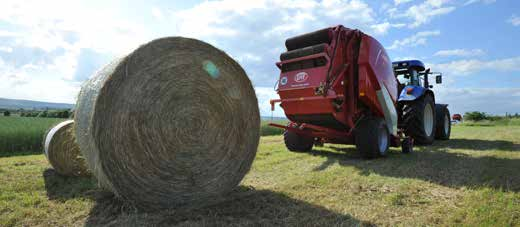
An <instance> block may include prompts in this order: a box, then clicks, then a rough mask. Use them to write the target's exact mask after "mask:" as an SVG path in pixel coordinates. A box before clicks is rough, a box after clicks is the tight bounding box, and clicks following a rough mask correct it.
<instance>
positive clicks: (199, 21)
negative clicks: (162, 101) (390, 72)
mask: <svg viewBox="0 0 520 227" xmlns="http://www.w3.org/2000/svg"><path fill="white" fill-rule="evenodd" d="M201 15H204V16H201ZM165 16H166V18H168V19H169V20H170V22H171V23H172V27H174V28H175V32H174V34H175V35H180V36H186V37H193V38H198V39H201V40H204V41H206V42H209V43H211V44H212V45H214V46H216V47H218V48H220V49H222V50H224V51H225V52H226V53H228V54H229V55H231V56H233V57H234V58H235V59H236V60H238V61H239V62H240V63H241V65H242V67H243V68H244V69H245V70H246V72H247V73H248V75H249V77H250V78H251V79H252V81H253V83H254V84H255V86H260V87H270V86H273V85H274V83H275V82H276V80H277V79H278V76H279V73H280V72H279V70H278V69H277V68H276V66H274V63H275V62H277V61H279V55H280V54H281V53H282V52H284V51H285V46H284V43H285V40H286V39H287V38H290V37H293V36H295V35H300V34H303V33H307V32H312V31H316V30H318V29H323V28H326V27H330V26H334V25H338V24H344V25H346V26H348V27H350V28H356V29H360V30H362V31H364V32H366V33H368V34H376V35H383V34H385V33H387V32H388V31H389V30H391V29H394V28H397V27H402V26H403V25H399V24H391V23H389V22H386V21H384V20H382V21H379V20H378V17H377V16H376V14H375V12H374V11H373V10H372V8H370V6H369V5H368V4H366V3H365V2H364V1H361V0H324V1H319V0H299V1H295V0H282V1H280V0H258V1H251V2H245V1H240V0H222V1H205V2H202V3H200V4H198V5H195V6H193V7H191V8H187V9H183V10H180V11H175V12H172V14H171V15H165Z"/></svg>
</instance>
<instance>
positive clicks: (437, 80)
mask: <svg viewBox="0 0 520 227" xmlns="http://www.w3.org/2000/svg"><path fill="white" fill-rule="evenodd" d="M435 83H437V84H442V75H437V76H435Z"/></svg>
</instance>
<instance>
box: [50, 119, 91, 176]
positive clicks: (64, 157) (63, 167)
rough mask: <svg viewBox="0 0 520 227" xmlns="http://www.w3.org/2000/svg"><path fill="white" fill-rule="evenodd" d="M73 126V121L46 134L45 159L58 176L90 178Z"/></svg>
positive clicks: (59, 125) (63, 123)
mask: <svg viewBox="0 0 520 227" xmlns="http://www.w3.org/2000/svg"><path fill="white" fill-rule="evenodd" d="M73 126H74V121H73V120H68V121H64V122H61V123H59V124H58V125H56V126H54V127H53V128H51V129H50V130H49V131H48V132H47V133H46V134H45V138H44V152H45V157H47V160H48V161H49V163H50V164H51V166H52V167H53V168H54V170H56V172H57V173H58V174H61V175H65V176H88V175H89V171H88V169H87V165H86V163H85V159H84V158H83V157H82V156H81V152H80V150H79V147H78V144H77V143H76V140H75V136H74V129H73V128H74V127H73Z"/></svg>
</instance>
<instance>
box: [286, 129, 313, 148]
mask: <svg viewBox="0 0 520 227" xmlns="http://www.w3.org/2000/svg"><path fill="white" fill-rule="evenodd" d="M283 140H284V142H285V147H287V149H288V150H289V151H294V152H307V151H310V150H312V146H313V145H314V138H312V137H305V136H302V135H299V134H297V133H294V132H291V131H289V130H285V131H284V132H283Z"/></svg>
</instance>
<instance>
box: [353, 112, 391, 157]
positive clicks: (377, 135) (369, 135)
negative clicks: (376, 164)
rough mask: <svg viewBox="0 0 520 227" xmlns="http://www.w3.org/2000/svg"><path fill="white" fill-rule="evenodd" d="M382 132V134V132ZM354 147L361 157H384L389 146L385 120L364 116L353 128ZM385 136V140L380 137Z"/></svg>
mask: <svg viewBox="0 0 520 227" xmlns="http://www.w3.org/2000/svg"><path fill="white" fill-rule="evenodd" d="M383 132H384V134H382V133H383ZM355 133H356V134H355V143H356V148H357V150H358V151H359V152H360V154H361V157H363V158H365V159H372V158H377V157H381V156H382V157H384V156H386V155H387V154H388V149H389V147H390V133H389V132H388V127H387V125H386V123H385V121H384V120H383V119H381V118H376V117H366V118H364V119H361V120H360V121H359V123H358V125H357V126H356V130H355ZM385 136H386V142H385V141H384V140H382V139H384V138H383V137H385Z"/></svg>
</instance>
